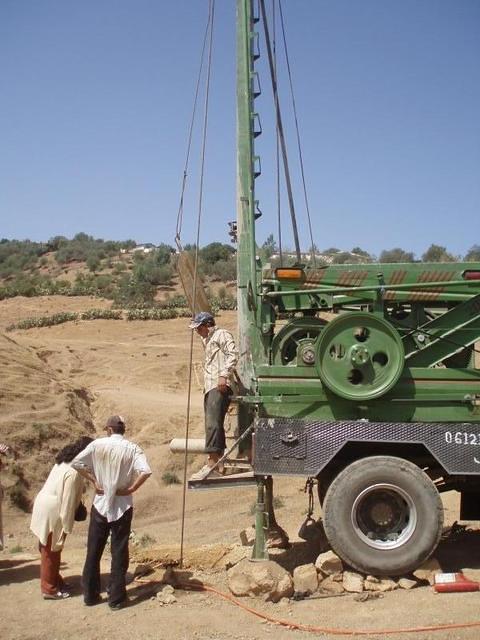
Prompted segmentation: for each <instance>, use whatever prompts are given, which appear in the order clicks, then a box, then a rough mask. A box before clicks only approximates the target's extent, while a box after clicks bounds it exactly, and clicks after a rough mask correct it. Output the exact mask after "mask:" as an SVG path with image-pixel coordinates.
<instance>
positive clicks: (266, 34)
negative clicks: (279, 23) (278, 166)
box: [260, 0, 301, 263]
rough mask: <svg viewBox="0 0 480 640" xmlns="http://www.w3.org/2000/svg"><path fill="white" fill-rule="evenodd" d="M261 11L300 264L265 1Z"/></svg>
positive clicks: (297, 242) (298, 250)
mask: <svg viewBox="0 0 480 640" xmlns="http://www.w3.org/2000/svg"><path fill="white" fill-rule="evenodd" d="M260 9H261V12H262V22H263V29H264V33H265V42H266V45H267V53H268V65H269V68H270V79H271V81H272V90H273V98H274V102H275V112H276V119H277V126H278V133H279V137H280V147H281V149H282V159H283V169H284V172H285V183H286V187H287V194H288V204H289V208H290V217H291V219H292V230H293V239H294V242H295V252H296V254H297V262H298V263H300V262H301V254H300V242H299V240H298V229H297V220H296V216H295V205H294V202H293V192H292V183H291V180H290V170H289V168H288V157H287V148H286V145H285V135H284V132H283V123H282V114H281V112H280V102H279V99H278V87H277V77H276V75H275V69H274V66H273V54H272V45H271V42H270V34H269V31H268V23H267V14H266V11H265V0H260Z"/></svg>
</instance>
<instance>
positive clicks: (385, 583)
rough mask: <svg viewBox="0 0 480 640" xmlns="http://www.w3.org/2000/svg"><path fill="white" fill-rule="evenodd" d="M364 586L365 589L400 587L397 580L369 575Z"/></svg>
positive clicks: (386, 589)
mask: <svg viewBox="0 0 480 640" xmlns="http://www.w3.org/2000/svg"><path fill="white" fill-rule="evenodd" d="M363 588H364V590H365V591H371V592H372V591H373V592H375V591H377V592H384V591H393V590H394V589H397V588H398V585H397V583H396V582H395V580H392V579H391V578H377V577H375V576H367V577H366V578H365V580H364V582H363Z"/></svg>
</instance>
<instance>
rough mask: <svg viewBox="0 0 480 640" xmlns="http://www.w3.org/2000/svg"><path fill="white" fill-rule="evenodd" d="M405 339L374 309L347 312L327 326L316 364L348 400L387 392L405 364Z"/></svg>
mask: <svg viewBox="0 0 480 640" xmlns="http://www.w3.org/2000/svg"><path fill="white" fill-rule="evenodd" d="M404 357H405V353H404V349H403V344H402V340H401V338H400V336H399V334H398V333H397V331H396V330H395V329H394V328H393V327H392V325H391V324H390V323H389V322H387V320H384V319H383V318H380V317H378V316H375V315H373V314H371V313H366V312H362V311H359V312H352V313H345V314H342V315H340V316H338V318H335V320H332V321H331V322H329V323H328V325H327V326H326V327H325V328H324V329H323V331H322V332H321V334H320V337H319V339H318V343H317V356H316V358H315V361H316V367H317V371H318V374H319V376H320V379H321V380H322V382H323V383H324V384H325V385H326V386H327V387H328V388H329V389H330V390H331V391H333V392H334V393H335V394H336V395H338V396H340V397H342V398H346V399H347V400H372V399H374V398H379V397H380V396H382V395H383V394H385V393H387V391H389V390H390V389H391V388H392V387H393V386H394V385H395V383H396V382H397V380H398V378H399V377H400V374H401V373H402V370H403V365H404Z"/></svg>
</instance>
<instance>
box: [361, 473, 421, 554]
mask: <svg viewBox="0 0 480 640" xmlns="http://www.w3.org/2000/svg"><path fill="white" fill-rule="evenodd" d="M351 518H352V525H353V528H354V530H355V533H356V534H357V535H358V537H359V538H360V539H361V540H362V541H363V542H365V544H367V545H368V546H369V547H373V548H374V549H396V548H398V547H401V546H402V545H403V544H405V543H406V542H407V540H409V539H410V538H411V536H412V535H413V532H414V531H415V528H416V526H417V509H416V507H415V504H414V502H413V500H412V498H411V497H410V496H409V495H408V493H406V492H405V491H404V490H403V489H401V488H400V487H397V486H395V485H392V484H375V485H372V486H370V487H367V488H366V489H364V490H363V491H362V492H361V493H360V494H359V495H358V496H357V498H356V499H355V502H354V503H353V505H352V513H351Z"/></svg>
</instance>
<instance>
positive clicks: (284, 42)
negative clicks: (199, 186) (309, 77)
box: [278, 0, 317, 267]
mask: <svg viewBox="0 0 480 640" xmlns="http://www.w3.org/2000/svg"><path fill="white" fill-rule="evenodd" d="M278 8H279V10H280V24H281V26H282V37H283V48H284V51H285V61H286V63H287V72H288V81H289V84H290V95H291V97H292V107H293V115H294V119H295V131H296V134H297V146H298V157H299V160H300V171H301V174H302V185H303V197H304V199H305V209H306V212H307V219H308V229H309V232H310V253H311V257H312V263H313V266H314V267H316V266H317V262H316V258H315V244H314V242H313V232H312V220H311V217H310V207H309V204H308V196H307V186H306V183H305V171H304V168H303V153H302V145H301V142H300V129H299V126H298V117H297V105H296V101H295V93H294V91H293V81H292V72H291V69H290V59H289V56H288V47H287V38H286V35H285V23H284V20H283V9H282V0H278Z"/></svg>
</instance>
